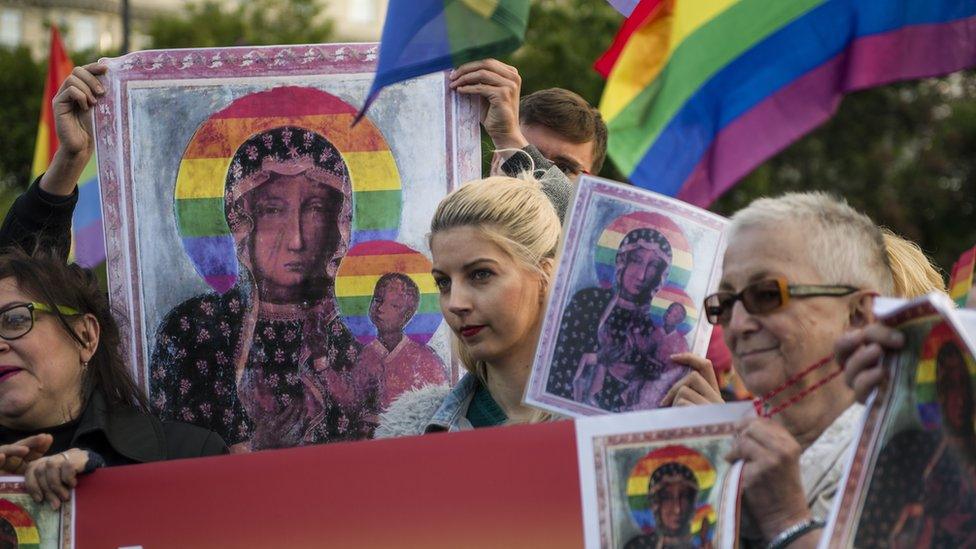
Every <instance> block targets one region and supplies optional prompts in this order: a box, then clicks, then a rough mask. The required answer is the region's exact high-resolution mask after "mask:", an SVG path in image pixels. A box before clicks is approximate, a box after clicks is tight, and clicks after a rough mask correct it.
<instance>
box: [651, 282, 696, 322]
mask: <svg viewBox="0 0 976 549" xmlns="http://www.w3.org/2000/svg"><path fill="white" fill-rule="evenodd" d="M673 303H680V304H682V305H684V307H685V313H686V314H685V319H684V321H683V322H682V323H681V324H679V325H678V331H679V332H681V333H682V334H687V333H688V332H690V331H691V330H692V328H694V327H695V325H696V324H697V323H698V307H696V306H695V302H694V301H692V299H691V297H689V296H688V294H686V293H685V291H684V290H682V289H681V288H676V287H674V286H665V287H663V288H661V290H660V291H658V293H657V294H655V295H654V298H653V299H651V316H652V317H654V318H655V319H660V323H661V324H663V323H664V320H663V319H664V313H666V312H667V311H668V307H670V306H671V305H672V304H673Z"/></svg>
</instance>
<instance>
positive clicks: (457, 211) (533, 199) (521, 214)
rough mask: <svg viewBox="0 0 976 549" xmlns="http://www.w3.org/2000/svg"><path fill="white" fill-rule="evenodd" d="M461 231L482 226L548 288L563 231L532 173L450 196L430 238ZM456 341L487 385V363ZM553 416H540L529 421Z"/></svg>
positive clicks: (440, 208)
mask: <svg viewBox="0 0 976 549" xmlns="http://www.w3.org/2000/svg"><path fill="white" fill-rule="evenodd" d="M457 227H476V228H478V229H479V230H480V231H482V234H483V235H484V236H485V238H487V239H488V240H489V241H490V242H493V243H494V244H496V245H497V246H498V247H499V248H501V249H502V251H503V252H505V253H506V254H508V255H509V256H510V257H511V258H512V259H514V260H515V261H516V262H517V263H519V264H521V265H522V266H524V267H526V268H527V269H529V270H531V271H533V272H535V273H537V274H538V275H539V276H540V277H541V279H542V283H543V284H544V285H545V286H546V287H548V286H549V277H550V273H551V272H552V269H551V267H552V266H553V265H554V264H555V259H556V251H557V248H558V246H559V235H560V232H561V230H562V229H561V225H560V223H559V217H558V216H557V215H556V209H555V208H554V207H553V205H552V202H550V200H549V199H548V198H547V197H546V195H545V194H544V193H543V192H542V186H541V185H540V183H539V182H538V181H537V180H536V179H534V178H533V177H532V176H531V175H528V174H523V175H521V176H520V178H518V179H516V178H513V177H489V178H486V179H480V180H477V181H472V182H470V183H465V184H464V185H462V186H461V188H459V189H457V190H455V191H454V192H452V193H451V194H449V195H447V197H445V198H444V200H442V201H441V203H440V204H439V205H438V206H437V210H436V211H435V212H434V218H433V219H432V220H431V222H430V235H429V237H428V238H433V236H434V235H435V234H437V233H439V232H441V231H446V230H449V229H454V228H457ZM547 264H548V267H549V268H547ZM540 314H542V313H541V312H540ZM452 343H453V346H454V349H455V352H456V353H457V355H458V358H460V360H461V364H462V365H463V366H464V368H465V369H466V370H468V371H469V372H471V373H473V374H475V375H477V376H478V377H479V378H481V380H482V382H485V381H487V365H486V364H485V363H484V362H482V361H476V360H474V359H473V358H472V357H471V355H470V354H469V353H468V352H467V349H466V348H465V346H464V344H463V343H461V341H459V340H458V339H457V338H452ZM549 417H550V415H549V414H546V413H543V412H539V413H537V414H535V415H534V416H533V417H532V418H531V420H530V421H532V422H536V421H544V420H546V419H549Z"/></svg>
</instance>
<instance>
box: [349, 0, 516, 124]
mask: <svg viewBox="0 0 976 549" xmlns="http://www.w3.org/2000/svg"><path fill="white" fill-rule="evenodd" d="M528 19H529V0H391V2H390V4H389V7H387V11H386V22H385V23H384V24H383V37H382V39H381V40H380V53H379V66H378V67H377V69H376V77H375V78H374V79H373V85H372V87H371V88H370V90H369V96H368V97H367V98H366V103H365V105H363V108H362V110H361V111H360V113H359V116H360V117H361V116H362V115H363V114H364V113H365V112H366V110H367V109H368V108H369V105H370V104H371V103H372V102H373V100H374V99H376V96H377V94H379V92H380V90H381V89H383V87H384V86H389V85H390V84H393V83H395V82H401V81H403V80H407V79H409V78H413V77H415V76H422V75H425V74H430V73H432V72H437V71H442V70H445V69H449V68H451V67H456V66H458V65H461V64H463V63H467V62H468V61H475V60H478V59H484V58H486V57H494V56H499V55H503V54H505V53H508V52H510V51H513V50H515V49H516V48H518V47H519V46H520V45H521V44H522V40H523V39H524V37H525V27H526V24H527V22H528Z"/></svg>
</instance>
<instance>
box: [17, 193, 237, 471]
mask: <svg viewBox="0 0 976 549" xmlns="http://www.w3.org/2000/svg"><path fill="white" fill-rule="evenodd" d="M39 181H40V178H38V180H36V181H34V183H32V184H31V186H30V188H28V189H27V191H26V192H24V194H22V195H20V196H19V197H17V200H15V201H14V203H13V204H12V205H11V207H10V210H9V211H8V212H7V216H6V217H5V218H4V220H3V224H2V225H0V248H8V247H20V248H22V249H23V250H24V251H26V252H28V253H29V252H31V251H33V250H34V249H35V248H36V247H37V246H38V245H41V246H53V247H54V249H55V250H57V253H58V254H59V255H61V256H62V257H63V258H64V259H65V260H67V258H68V250H69V247H70V243H71V216H72V214H73V213H74V209H75V205H76V204H77V203H78V189H77V188H75V191H74V192H73V193H72V194H71V196H67V197H60V196H55V195H52V194H50V193H47V192H44V191H43V190H41V188H40V187H39V186H38V182H39ZM71 447H72V448H82V449H85V450H91V451H93V452H96V453H98V454H99V455H101V456H102V457H103V458H104V459H105V462H106V464H107V465H124V464H130V463H146V462H150V461H162V460H167V459H179V458H191V457H203V456H213V455H219V454H226V453H227V445H226V444H224V441H223V440H222V439H221V438H220V436H219V435H217V434H216V433H214V432H212V431H208V430H206V429H203V428H200V427H196V426H193V425H189V424H186V423H179V422H169V421H167V422H164V421H160V420H158V419H156V418H155V417H153V416H151V415H149V414H146V413H144V412H140V411H139V410H137V409H135V408H124V409H119V410H115V411H110V410H109V407H108V405H107V402H106V400H105V397H104V395H102V393H101V392H99V391H97V390H96V391H94V392H93V393H92V395H91V398H89V399H88V403H87V404H86V406H85V409H84V411H83V412H82V415H81V418H80V419H79V422H78V427H77V430H76V431H75V435H74V437H73V438H72V441H71Z"/></svg>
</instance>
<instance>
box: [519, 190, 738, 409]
mask: <svg viewBox="0 0 976 549" xmlns="http://www.w3.org/2000/svg"><path fill="white" fill-rule="evenodd" d="M726 223H727V221H726V219H725V218H723V217H720V216H718V215H715V214H712V213H710V212H707V211H705V210H702V209H700V208H696V207H694V206H691V205H689V204H685V203H684V202H681V201H679V200H676V199H673V198H669V197H666V196H662V195H659V194H656V193H653V192H650V191H645V190H642V189H638V188H635V187H632V186H629V185H624V184H621V183H616V182H613V181H609V180H606V179H600V178H596V177H591V176H583V177H581V178H580V181H579V189H578V190H577V193H576V198H575V201H574V203H573V204H572V205H571V207H570V213H569V214H568V219H567V220H566V224H565V236H564V242H563V247H562V255H561V257H560V260H559V266H558V270H557V271H556V276H555V280H554V282H553V286H552V291H551V293H550V296H549V307H548V309H547V312H546V317H545V321H544V324H543V327H542V336H541V337H540V339H539V347H538V350H537V352H536V356H535V362H534V365H533V369H532V374H531V377H530V380H529V384H528V389H527V391H526V402H527V403H528V404H531V405H533V406H538V407H541V408H544V409H547V410H551V411H555V412H557V413H561V414H567V415H570V416H576V417H579V416H587V415H596V414H605V413H608V412H626V411H634V410H648V409H653V408H657V407H658V406H659V405H660V402H661V400H662V399H663V398H664V396H665V395H666V394H667V392H668V390H669V389H670V388H671V386H672V385H673V384H674V383H675V382H677V381H679V380H680V379H681V378H682V377H684V376H685V375H686V374H687V373H688V368H687V367H686V366H682V365H679V364H677V363H675V362H673V361H672V360H671V356H672V355H674V354H677V353H683V352H694V353H697V354H699V355H704V354H705V350H706V349H707V348H708V340H709V336H710V335H711V332H712V327H711V325H710V324H708V322H707V321H706V319H705V315H704V314H702V302H703V301H704V299H705V296H706V295H708V293H709V292H711V291H713V290H714V289H715V288H716V286H717V285H718V279H719V269H720V268H721V257H722V254H723V253H724V250H725V238H724V235H723V229H724V228H725V225H726Z"/></svg>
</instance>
